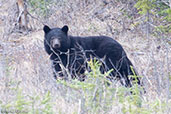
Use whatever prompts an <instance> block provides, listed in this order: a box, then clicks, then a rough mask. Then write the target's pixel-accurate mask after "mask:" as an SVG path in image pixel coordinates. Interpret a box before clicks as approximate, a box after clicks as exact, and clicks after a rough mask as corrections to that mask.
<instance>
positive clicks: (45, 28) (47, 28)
mask: <svg viewBox="0 0 171 114" xmlns="http://www.w3.org/2000/svg"><path fill="white" fill-rule="evenodd" d="M50 30H51V29H50V28H49V27H48V26H47V25H45V26H44V27H43V31H44V32H45V34H47V33H48V32H49V31H50Z"/></svg>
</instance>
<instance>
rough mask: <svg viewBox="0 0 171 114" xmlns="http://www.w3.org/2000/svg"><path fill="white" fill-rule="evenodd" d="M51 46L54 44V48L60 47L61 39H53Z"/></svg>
mask: <svg viewBox="0 0 171 114" xmlns="http://www.w3.org/2000/svg"><path fill="white" fill-rule="evenodd" d="M51 46H52V48H60V46H61V43H60V41H59V39H57V38H55V39H52V40H51Z"/></svg>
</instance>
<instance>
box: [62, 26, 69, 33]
mask: <svg viewBox="0 0 171 114" xmlns="http://www.w3.org/2000/svg"><path fill="white" fill-rule="evenodd" d="M61 30H62V31H63V32H65V33H66V34H67V33H68V26H67V25H65V26H63V27H62V29H61Z"/></svg>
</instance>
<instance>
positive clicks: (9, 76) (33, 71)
mask: <svg viewBox="0 0 171 114" xmlns="http://www.w3.org/2000/svg"><path fill="white" fill-rule="evenodd" d="M0 3H1V2H0ZM76 3H77V2H76ZM68 4H70V2H69V3H68ZM68 4H66V5H68ZM78 4H79V3H78ZM5 5H7V4H5ZM94 5H95V4H92V5H90V4H89V6H86V5H85V6H84V7H83V9H77V8H75V9H74V11H73V12H71V13H67V11H68V10H66V12H60V11H61V9H62V8H61V9H59V10H58V11H56V13H54V15H52V16H51V17H50V18H49V20H51V21H48V22H47V24H49V25H51V27H56V26H58V27H61V26H63V25H64V24H67V25H69V27H70V34H71V33H72V35H80V36H89V35H90V36H91V35H108V36H111V37H114V36H115V37H114V39H116V40H117V41H119V42H120V43H121V44H122V46H123V47H124V49H125V50H126V52H127V54H128V56H129V58H130V59H131V61H132V62H133V64H134V65H135V67H136V68H137V71H138V72H139V75H142V76H143V77H144V78H143V82H144V85H145V89H146V91H147V93H146V94H145V95H143V98H144V100H145V101H150V102H152V101H155V100H156V99H160V100H162V101H166V100H167V102H171V101H170V98H171V95H170V93H168V86H169V85H168V84H170V81H169V83H168V79H169V78H168V77H169V72H170V71H171V69H170V68H171V63H170V59H171V53H170V49H171V48H170V45H168V44H167V43H166V42H165V41H164V40H158V39H157V38H155V37H153V36H150V38H149V39H146V38H144V36H143V35H142V34H140V32H137V33H136V32H134V31H125V32H124V33H122V30H123V28H122V26H121V25H120V24H119V23H118V22H115V21H113V20H111V18H112V17H111V18H108V19H106V20H105V21H101V20H100V19H101V18H102V19H103V18H104V17H105V16H106V15H107V14H111V16H118V17H119V16H120V14H119V13H118V12H119V9H118V8H120V5H121V4H117V7H112V4H109V6H107V7H106V8H105V9H101V10H102V11H103V10H104V12H105V13H102V14H98V15H95V16H97V17H92V16H94V13H95V12H98V11H99V12H100V11H101V10H100V8H101V6H103V5H104V4H103V3H101V2H98V4H96V7H94ZM76 6H77V4H73V6H72V7H73V8H74V7H76ZM79 6H80V4H79ZM6 7H7V6H4V7H1V8H0V11H5V13H4V14H2V13H0V16H4V17H7V16H8V15H6V14H8V10H7V8H6ZM67 7H70V6H67ZM68 9H70V8H68ZM97 9H99V10H98V11H97ZM65 14H66V15H65ZM62 15H63V16H62ZM67 17H68V18H67ZM69 17H70V18H69ZM118 20H121V21H122V20H123V19H122V18H118ZM5 23H6V20H3V19H1V18H0V32H1V34H0V37H1V38H0V40H1V41H0V60H1V62H0V101H1V102H2V103H1V104H7V103H10V102H11V101H13V100H15V97H16V91H15V88H20V89H22V94H23V96H24V97H25V98H27V99H30V97H29V96H44V95H45V94H46V92H47V91H50V93H51V95H52V99H51V101H52V102H53V103H55V104H54V105H53V110H54V111H55V112H58V113H59V112H61V113H65V114H71V113H77V112H78V110H79V108H78V107H79V101H78V98H79V97H76V96H70V95H73V94H74V93H72V91H71V90H70V89H66V88H63V86H62V85H61V84H58V83H56V81H55V80H54V79H53V76H52V69H51V63H50V60H49V56H48V55H47V54H46V53H45V51H44V47H43V39H44V33H43V31H42V30H38V31H34V32H29V33H28V34H27V35H23V34H20V33H12V34H7V33H6V30H7V29H8V28H6V27H9V26H5ZM109 25H110V26H109ZM41 26H43V25H41ZM110 27H111V28H112V31H111V30H110ZM2 33H3V34H2ZM2 41H3V42H2ZM1 50H2V51H1ZM70 93H71V94H70ZM36 104H37V105H36V106H37V107H39V103H36ZM120 107H121V106H116V105H114V107H113V109H112V111H111V113H112V114H114V113H116V114H117V113H120V112H121V110H120ZM40 108H41V107H40ZM168 110H171V109H170V108H169V109H168Z"/></svg>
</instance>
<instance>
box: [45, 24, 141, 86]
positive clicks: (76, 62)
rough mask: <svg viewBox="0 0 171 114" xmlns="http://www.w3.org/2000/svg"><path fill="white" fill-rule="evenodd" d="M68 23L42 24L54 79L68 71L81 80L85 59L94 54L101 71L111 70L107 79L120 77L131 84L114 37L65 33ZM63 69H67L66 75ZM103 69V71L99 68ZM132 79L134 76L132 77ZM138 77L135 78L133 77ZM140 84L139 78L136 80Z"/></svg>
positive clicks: (129, 63) (127, 84)
mask: <svg viewBox="0 0 171 114" xmlns="http://www.w3.org/2000/svg"><path fill="white" fill-rule="evenodd" d="M68 29H69V28H68V26H66V25H65V26H63V27H62V28H52V29H51V28H49V27H48V26H47V25H45V26H44V28H43V30H44V33H45V39H44V46H45V50H46V52H47V53H48V54H49V55H50V59H51V60H52V61H53V68H54V76H55V78H58V77H63V76H64V75H65V76H66V75H68V74H72V76H71V77H74V76H75V77H77V78H80V80H81V79H84V78H85V76H84V72H85V69H86V67H87V65H85V63H86V62H87V60H88V59H90V58H92V57H95V58H98V59H99V60H100V59H103V60H104V66H105V68H104V69H105V70H110V69H113V71H112V72H111V74H110V78H111V79H112V78H116V77H117V78H119V79H124V83H123V82H122V83H123V84H124V85H125V86H126V87H131V86H132V84H131V80H130V79H129V77H128V76H129V75H133V72H132V70H131V67H130V66H133V65H132V63H131V61H130V60H129V59H128V57H127V55H126V53H125V51H124V49H123V47H122V46H121V45H120V44H119V43H118V42H117V41H115V40H114V39H112V38H110V37H107V36H89V37H79V36H70V35H68ZM63 69H67V71H68V72H69V73H68V74H67V72H65V71H66V70H63ZM102 71H103V70H102ZM132 79H133V80H134V78H132ZM137 79H138V78H137ZM138 84H139V85H140V80H139V79H138Z"/></svg>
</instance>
